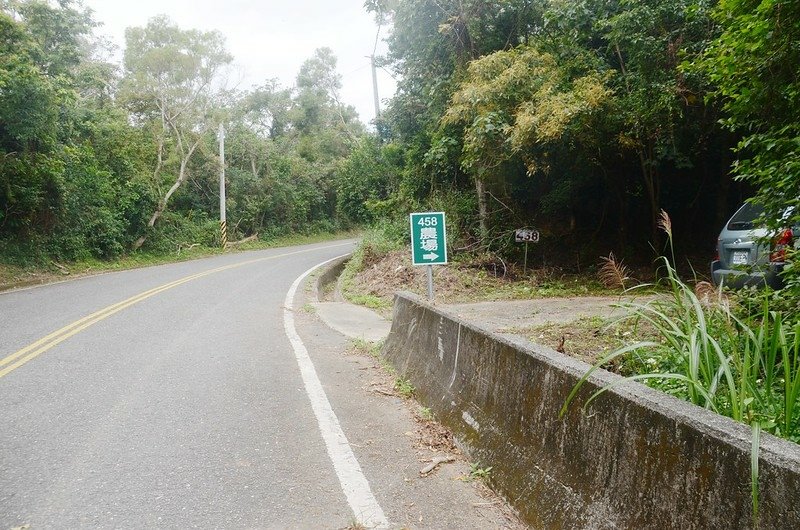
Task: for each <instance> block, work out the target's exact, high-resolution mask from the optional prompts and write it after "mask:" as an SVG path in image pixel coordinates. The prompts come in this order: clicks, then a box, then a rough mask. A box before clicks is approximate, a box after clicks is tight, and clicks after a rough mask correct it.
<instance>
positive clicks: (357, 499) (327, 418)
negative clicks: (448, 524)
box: [283, 254, 389, 528]
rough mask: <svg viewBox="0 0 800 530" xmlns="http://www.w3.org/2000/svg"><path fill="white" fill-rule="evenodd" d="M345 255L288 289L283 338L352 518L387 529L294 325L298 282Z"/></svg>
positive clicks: (385, 520) (364, 523)
mask: <svg viewBox="0 0 800 530" xmlns="http://www.w3.org/2000/svg"><path fill="white" fill-rule="evenodd" d="M346 255H347V254H344V255H343V256H337V257H335V258H332V259H329V260H327V261H324V262H322V263H320V264H318V265H315V266H314V267H312V268H310V269H309V270H307V271H306V272H304V273H303V274H302V275H300V277H299V278H297V279H296V280H295V281H294V283H293V284H292V286H291V287H290V288H289V292H288V293H286V301H285V302H284V306H283V324H284V329H285V330H286V335H287V336H288V337H289V342H291V343H292V349H294V354H295V358H296V359H297V364H298V366H299V367H300V375H301V376H302V378H303V384H304V385H305V389H306V394H307V395H308V399H309V401H311V408H312V409H313V410H314V415H315V416H316V418H317V424H318V425H319V430H320V433H321V434H322V439H323V440H324V441H325V447H326V448H327V450H328V456H329V457H330V459H331V462H332V463H333V467H334V469H335V470H336V475H337V477H338V478H339V483H340V484H341V486H342V491H343V492H344V494H345V497H347V502H348V504H350V508H351V509H352V510H353V515H355V517H356V518H357V519H358V522H359V523H361V524H363V525H364V526H367V527H369V528H388V527H389V521H388V520H387V519H386V516H385V515H384V514H383V510H382V509H381V507H380V505H379V504H378V501H377V500H376V499H375V496H374V495H373V494H372V490H371V489H370V487H369V482H368V481H367V477H365V476H364V473H363V471H361V466H360V465H359V464H358V460H356V456H355V454H354V453H353V449H352V448H351V447H350V443H349V442H348V441H347V437H346V436H345V434H344V431H342V427H341V425H339V419H338V418H337V417H336V414H335V413H334V412H333V408H332V407H331V403H330V401H328V396H327V395H326V394H325V390H324V389H323V388H322V383H321V382H320V380H319V377H318V376H317V371H316V369H315V368H314V363H313V362H312V361H311V357H309V355H308V350H307V349H306V347H305V345H304V344H303V341H302V340H300V336H299V335H298V334H297V329H296V328H295V325H294V310H293V305H294V304H293V302H294V296H295V293H296V292H297V288H298V286H299V285H300V282H302V281H303V280H304V279H305V278H306V276H308V275H309V274H311V273H312V272H314V270H316V269H317V268H319V267H322V266H323V265H325V264H327V263H330V262H331V261H334V260H336V259H339V258H341V257H344V256H346Z"/></svg>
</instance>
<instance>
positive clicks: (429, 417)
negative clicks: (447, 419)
mask: <svg viewBox="0 0 800 530" xmlns="http://www.w3.org/2000/svg"><path fill="white" fill-rule="evenodd" d="M418 412H419V417H420V418H422V419H423V420H425V421H433V420H434V417H433V412H432V411H431V409H429V408H428V407H422V406H420V408H419V411H418Z"/></svg>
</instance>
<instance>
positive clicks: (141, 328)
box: [0, 241, 497, 530]
mask: <svg viewBox="0 0 800 530" xmlns="http://www.w3.org/2000/svg"><path fill="white" fill-rule="evenodd" d="M352 248H353V242H352V241H344V242H343V241H339V242H329V243H323V244H318V245H308V246H302V247H293V248H283V249H272V250H265V251H259V252H250V253H242V254H234V255H224V256H219V257H215V258H211V259H204V260H198V261H192V262H185V263H179V264H172V265H166V266H158V267H150V268H144V269H138V270H131V271H125V272H119V273H111V274H105V275H100V276H94V277H88V278H83V279H79V280H75V281H69V282H64V283H60V284H53V285H48V286H43V287H37V288H32V289H25V290H19V291H12V292H8V293H4V294H0V406H1V407H2V409H1V410H2V414H0V418H1V419H2V428H1V429H0V530H5V529H9V528H14V527H20V526H22V527H25V526H26V525H30V528H80V527H84V528H86V527H90V528H152V527H163V528H190V527H202V528H344V527H348V526H351V525H356V524H357V523H358V524H363V525H365V526H371V527H387V526H392V527H394V526H396V525H397V524H399V523H400V522H402V524H403V525H404V526H406V525H409V522H411V523H413V526H414V527H439V528H444V527H447V526H451V527H453V528H469V527H473V528H482V527H486V523H487V519H486V515H485V514H484V515H481V514H478V515H477V516H476V515H475V514H474V513H472V514H470V513H469V512H470V510H464V509H463V508H460V509H457V510H456V509H454V508H453V507H452V506H449V505H448V503H450V502H459V503H467V502H472V503H473V504H475V505H479V504H480V502H475V499H476V498H477V499H478V501H480V500H481V499H480V498H479V497H477V496H476V495H475V494H474V491H473V490H470V489H469V488H467V489H466V490H465V486H464V484H463V483H461V484H457V485H455V483H456V482H457V481H454V480H452V477H451V478H450V479H448V480H446V481H445V480H444V479H443V480H442V481H440V482H441V484H439V485H438V486H436V487H439V488H440V490H439V491H431V490H425V489H422V487H423V485H422V484H420V483H419V482H418V480H417V479H418V476H416V470H417V469H418V468H419V467H420V466H421V465H420V464H419V460H418V458H419V455H418V454H415V453H414V451H413V450H411V449H410V447H409V444H408V440H407V439H404V436H403V434H402V432H403V431H402V429H406V430H407V429H413V422H411V423H410V422H409V420H408V419H407V418H404V417H402V414H406V413H403V412H402V410H401V409H402V408H403V407H402V404H400V403H399V400H395V401H398V402H393V401H391V400H389V401H387V398H385V397H384V398H380V396H378V397H375V396H373V395H368V394H366V393H362V397H361V398H358V399H353V397H352V396H353V394H354V393H355V392H361V391H362V390H363V387H364V386H365V383H364V381H363V380H359V379H358V377H359V374H363V373H364V372H363V371H362V370H365V369H367V368H366V367H364V366H361V364H360V363H361V362H362V361H360V360H358V359H347V358H345V356H343V355H342V352H343V351H344V350H345V349H346V347H347V341H346V340H345V339H344V338H343V337H341V336H338V334H336V333H334V332H332V331H331V330H327V329H324V330H323V329H322V328H320V327H318V326H320V324H319V321H318V320H317V319H316V317H315V316H314V315H313V314H311V313H309V312H308V311H303V310H302V309H303V308H304V306H305V291H304V289H303V287H302V284H300V287H299V289H298V290H297V294H296V296H292V295H291V293H290V288H291V287H292V285H293V284H295V286H297V285H298V283H299V282H298V281H296V280H298V279H299V277H300V276H301V275H302V274H303V273H304V272H305V271H307V270H309V269H311V268H312V267H314V266H316V265H318V264H320V263H322V262H324V261H326V260H329V259H331V258H333V257H336V256H339V255H342V254H346V253H348V252H350V251H351V250H352ZM287 293H290V298H292V300H291V303H290V304H289V306H291V307H292V309H291V310H287V309H284V304H285V302H286V299H287ZM295 326H296V328H295ZM306 345H308V348H307V349H306ZM315 365H316V372H315ZM317 372H318V374H319V379H322V382H321V383H320V380H319V379H317V380H316V383H315V382H314V381H313V379H314V378H315V377H317ZM362 377H363V376H362ZM309 378H310V379H309ZM359 385H361V388H359ZM323 388H324V389H325V390H323ZM326 392H327V393H328V394H330V396H331V399H330V401H329V400H328V395H327V394H326ZM331 402H333V404H334V405H333V406H331ZM326 404H327V405H326ZM326 406H327V408H326ZM381 407H382V408H381ZM337 414H338V415H339V416H338V417H337ZM409 425H411V426H409ZM395 426H396V427H395ZM336 429H339V430H338V431H337V430H336ZM397 429H401V430H400V432H396V431H397ZM345 432H347V435H346V436H347V438H348V439H349V440H350V442H351V443H352V446H351V445H349V444H348V443H347V440H345V438H344V436H345ZM382 433H383V434H382ZM406 434H407V433H406ZM353 440H355V443H353ZM356 456H357V457H358V459H356ZM359 460H360V461H361V462H362V465H364V463H366V467H365V468H364V472H363V473H362V469H361V467H359ZM387 462H390V463H387ZM367 476H369V477H370V478H369V480H367V478H366V477H367ZM426 480H428V479H426ZM428 485H432V486H435V485H436V483H434V482H428V483H426V484H425V485H424V486H428ZM373 490H374V493H373ZM426 499H428V500H427V502H428V503H430V504H431V506H425V503H426ZM442 502H444V503H445V504H444V505H443V504H442ZM382 510H385V513H384V512H383V511H382ZM454 512H458V513H455V514H454ZM476 517H477V518H476ZM491 517H494V516H493V515H492V516H491ZM493 520H494V519H493ZM389 521H392V522H391V523H390V522H389ZM488 526H490V527H491V526H497V524H496V523H489V525H488Z"/></svg>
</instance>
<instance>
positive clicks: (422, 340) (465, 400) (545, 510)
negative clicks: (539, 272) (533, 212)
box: [383, 293, 800, 529]
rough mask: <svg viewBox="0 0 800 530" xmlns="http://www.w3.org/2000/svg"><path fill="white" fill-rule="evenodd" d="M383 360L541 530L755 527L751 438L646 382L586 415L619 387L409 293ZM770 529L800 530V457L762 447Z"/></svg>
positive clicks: (789, 446) (770, 444) (766, 443)
mask: <svg viewBox="0 0 800 530" xmlns="http://www.w3.org/2000/svg"><path fill="white" fill-rule="evenodd" d="M383 353H384V355H385V356H386V357H387V359H389V361H390V362H392V363H393V364H394V366H395V367H396V368H397V370H398V371H399V372H400V373H401V374H402V375H403V376H404V377H406V378H408V379H409V380H410V381H411V382H412V384H413V385H414V386H415V388H416V392H417V395H418V398H419V400H420V401H421V402H422V403H424V404H425V405H426V406H428V407H430V408H431V409H432V410H433V411H434V413H435V414H436V417H437V418H438V419H439V420H440V421H442V423H444V424H445V425H447V426H448V427H449V428H451V429H452V430H453V432H454V433H455V435H456V436H457V438H458V439H459V440H460V441H461V443H462V444H463V445H464V446H465V449H466V450H467V452H468V453H469V456H470V459H471V460H472V461H477V462H479V463H480V465H481V466H482V467H485V466H491V467H492V468H493V469H492V472H491V482H492V486H493V487H494V488H495V489H496V490H497V491H498V492H500V493H501V494H502V495H503V496H504V497H506V498H507V499H508V500H509V501H510V502H511V503H512V504H513V505H514V506H515V507H516V508H517V509H518V510H519V512H520V513H521V515H522V516H523V518H524V519H525V520H526V521H527V522H528V523H530V524H531V525H532V526H534V527H536V528H564V529H573V528H636V529H638V528H679V527H680V528H714V529H733V528H749V527H751V526H752V518H751V513H752V512H751V496H750V429H749V428H748V427H746V426H743V425H740V424H738V423H736V422H734V421H732V420H729V419H727V418H723V417H720V416H718V415H716V414H714V413H711V412H708V411H706V410H704V409H702V408H700V407H696V406H694V405H691V404H688V403H684V402H682V401H679V400H677V399H674V398H672V397H670V396H667V395H664V394H661V393H660V392H656V391H654V390H651V389H649V388H647V387H645V386H643V385H639V384H636V383H625V384H624V385H623V386H622V387H618V388H617V389H615V390H612V391H609V392H607V393H606V394H605V395H604V396H602V397H601V398H599V399H598V400H597V401H596V402H595V403H594V404H593V405H592V407H591V409H590V410H589V412H588V414H585V413H583V412H582V411H581V408H580V404H581V403H582V402H583V400H584V399H585V398H586V397H587V396H588V395H589V394H590V392H592V391H593V390H595V389H597V388H599V387H601V386H604V385H606V384H608V383H611V382H613V381H617V380H618V379H619V378H618V377H617V376H615V375H614V374H610V373H608V372H604V371H599V372H598V373H597V375H596V376H595V377H593V378H591V379H590V381H589V383H588V384H586V385H585V386H584V389H583V391H582V395H581V396H579V397H580V399H579V400H578V401H577V402H576V405H575V406H572V407H571V409H570V410H569V412H568V414H567V415H566V416H565V417H564V418H563V419H559V417H558V411H559V409H560V408H561V406H562V405H563V403H564V400H565V398H566V397H567V395H568V394H569V392H570V390H571V389H572V387H573V385H574V384H575V383H576V382H577V380H578V379H579V378H580V377H581V376H582V374H584V373H585V371H586V370H587V369H588V368H589V366H588V365H587V364H585V363H583V362H580V361H578V360H576V359H572V358H570V357H567V356H564V355H561V354H559V353H557V352H555V351H552V350H550V349H548V348H544V347H541V346H538V345H535V344H532V343H530V342H527V341H522V340H520V341H513V340H509V339H505V338H501V337H498V336H496V335H493V334H492V333H490V332H488V331H484V330H481V329H479V328H477V327H474V326H472V325H470V324H467V323H465V322H463V321H461V320H459V319H458V318H456V317H454V316H450V315H447V314H445V313H444V312H443V311H441V310H440V309H438V308H435V307H433V306H431V305H429V304H427V303H426V302H424V301H423V300H421V299H420V298H418V297H416V296H414V295H412V294H409V293H399V294H398V295H397V297H396V299H395V307H394V317H393V324H392V331H391V333H390V335H389V338H388V339H387V341H386V343H385V345H384V349H383ZM759 465H760V479H759V484H760V490H761V494H760V523H761V526H760V527H761V528H762V529H767V528H769V529H772V528H800V511H799V508H800V507H799V506H798V502H799V501H800V448H798V446H797V445H795V444H793V443H790V442H786V441H783V440H780V439H777V438H775V437H772V436H769V435H764V436H763V438H762V444H761V453H760V462H759Z"/></svg>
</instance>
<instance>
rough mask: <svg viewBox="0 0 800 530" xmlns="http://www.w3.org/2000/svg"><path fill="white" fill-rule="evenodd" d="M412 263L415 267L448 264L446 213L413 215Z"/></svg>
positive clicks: (411, 217) (411, 218) (411, 216)
mask: <svg viewBox="0 0 800 530" xmlns="http://www.w3.org/2000/svg"><path fill="white" fill-rule="evenodd" d="M409 218H410V220H411V262H412V264H413V265H442V264H444V263H447V231H446V230H445V226H444V212H424V213H412V214H411V215H410V216H409Z"/></svg>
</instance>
